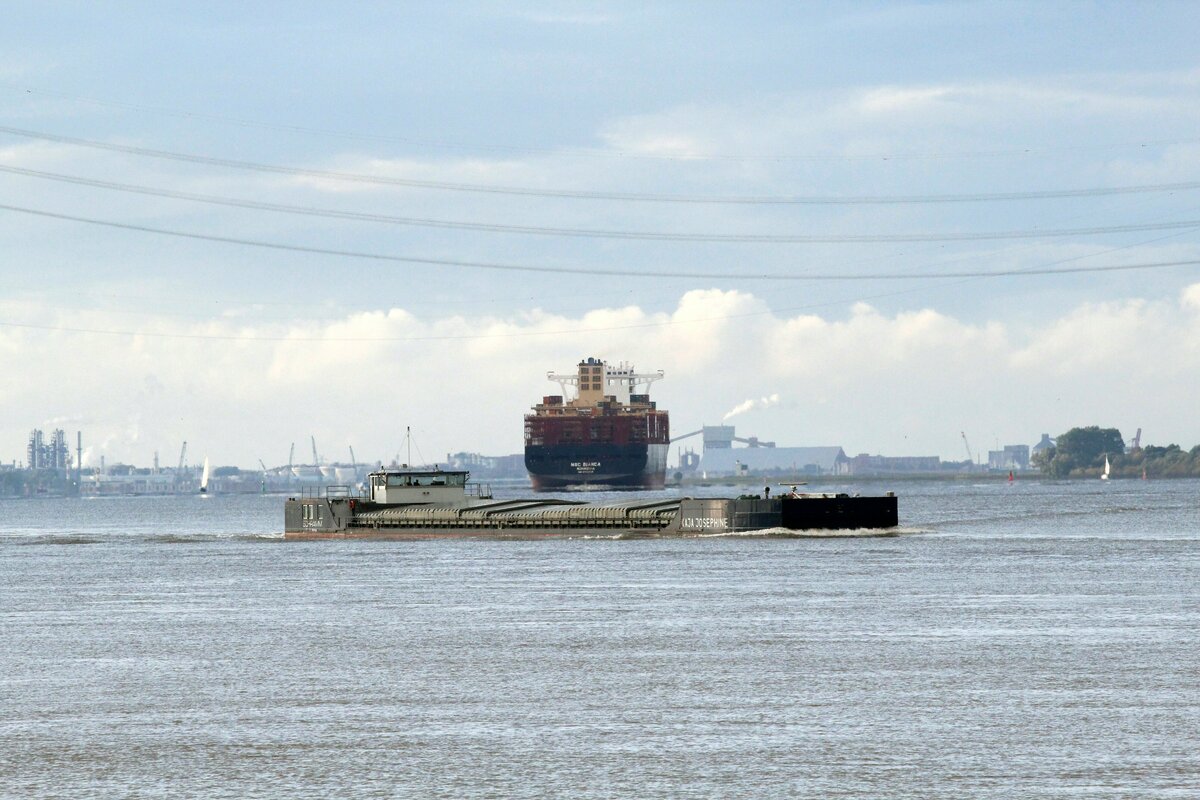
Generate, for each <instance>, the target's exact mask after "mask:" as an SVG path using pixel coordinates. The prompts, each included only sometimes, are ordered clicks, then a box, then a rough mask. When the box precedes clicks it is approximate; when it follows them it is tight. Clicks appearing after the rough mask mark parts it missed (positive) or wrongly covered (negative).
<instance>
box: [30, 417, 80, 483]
mask: <svg viewBox="0 0 1200 800" xmlns="http://www.w3.org/2000/svg"><path fill="white" fill-rule="evenodd" d="M25 463H26V465H27V466H28V468H29V469H52V470H55V471H56V472H66V471H67V470H68V469H70V468H71V451H70V449H69V448H68V447H67V435H66V434H65V433H64V432H63V431H62V430H61V429H55V430H54V431H53V432H52V433H51V434H50V440H49V441H46V439H45V435H44V434H43V433H42V431H41V430H40V429H36V428H35V429H34V430H33V431H31V432H30V433H29V443H28V444H27V445H26V447H25Z"/></svg>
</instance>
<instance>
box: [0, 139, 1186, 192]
mask: <svg viewBox="0 0 1200 800" xmlns="http://www.w3.org/2000/svg"><path fill="white" fill-rule="evenodd" d="M0 133H2V134H8V135H10V136H21V137H24V138H29V139H38V140H41V141H48V142H57V143H59V144H68V145H72V146H75V147H87V148H92V149H97V150H106V151H109V152H115V153H124V154H126V155H134V156H140V157H146V158H157V159H166V160H171V161H181V162H185V163H191V164H205V165H208V166H216V167H224V168H228V169H238V170H245V171H252V172H263V173H270V174H276V175H291V176H297V177H306V178H316V179H321V180H333V181H343V182H348V183H362V184H370V185H378V186H401V187H406V188H414V189H435V190H439V191H452V192H472V193H478V194H500V195H520V196H526V197H548V198H556V199H571V200H606V201H619V202H635V203H686V204H712V205H904V204H934V203H980V202H1002V201H1022V200H1051V199H1061V198H1078V197H1103V196H1110V195H1123V194H1148V193H1154V192H1176V191H1191V190H1194V189H1200V181H1181V182H1175V183H1152V184H1140V185H1131V186H1098V187H1091V188H1073V189H1049V190H1036V191H1026V192H974V193H966V194H914V195H844V196H839V195H723V196H722V195H681V194H661V193H642V192H605V191H593V190H583V189H579V190H576V189H555V188H538V187H529V186H502V185H492V184H484V183H461V182H451V181H430V180H420V179H417V178H400V177H394V176H387V175H365V174H362V173H355V172H339V171H335V170H320V169H307V168H303V167H288V166H282V165H278V164H265V163H260V162H255V161H241V160H237V159H230V158H219V157H216V156H206V155H198V154H193V153H182V152H177V151H172V150H157V149H153V148H149V147H138V146H135V145H122V144H115V143H112V142H100V141H96V140H92V139H80V138H77V137H74V136H61V135H57V134H50V133H41V132H38V131H31V130H26V129H23V128H13V127H8V126H0Z"/></svg>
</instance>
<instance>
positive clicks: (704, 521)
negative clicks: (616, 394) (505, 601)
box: [284, 469, 899, 540]
mask: <svg viewBox="0 0 1200 800" xmlns="http://www.w3.org/2000/svg"><path fill="white" fill-rule="evenodd" d="M467 475H468V473H467V472H465V471H442V470H418V469H401V470H386V471H382V472H373V473H371V475H370V477H369V479H368V482H369V485H368V492H367V495H366V496H365V497H358V496H353V495H351V493H350V492H349V491H348V490H346V489H345V487H342V491H338V490H337V489H338V487H329V490H327V491H326V492H324V493H323V494H321V495H320V496H304V497H291V498H288V499H287V501H286V502H285V504H284V538H286V539H400V540H404V539H569V538H580V537H589V536H591V537H597V536H600V537H620V538H641V537H644V538H652V537H687V536H702V535H712V534H719V533H753V532H756V531H775V532H777V533H786V532H787V531H796V532H797V534H799V532H801V531H829V530H864V529H870V530H871V531H873V532H875V533H878V534H886V533H888V532H889V529H891V528H894V527H896V525H897V524H899V520H898V509H897V501H896V497H895V496H894V495H893V494H892V493H891V492H888V493H887V494H886V495H885V496H883V497H850V496H848V495H845V494H796V493H788V494H784V495H783V496H781V497H773V498H769V499H763V498H758V497H739V498H737V499H722V498H690V497H689V498H682V499H675V500H642V501H635V502H629V503H620V504H616V505H592V504H589V503H584V502H581V501H573V500H559V499H551V498H544V499H517V500H496V499H495V498H493V497H492V496H491V495H490V493H489V492H487V491H486V490H479V489H478V488H477V487H474V486H470V487H469V486H468V484H467ZM468 489H475V491H474V492H473V493H472V492H470V491H468Z"/></svg>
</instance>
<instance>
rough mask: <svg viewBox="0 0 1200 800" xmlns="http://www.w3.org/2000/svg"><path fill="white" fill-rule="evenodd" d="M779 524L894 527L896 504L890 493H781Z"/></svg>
mask: <svg viewBox="0 0 1200 800" xmlns="http://www.w3.org/2000/svg"><path fill="white" fill-rule="evenodd" d="M780 503H781V504H782V508H781V509H780V513H781V516H782V522H783V527H785V528H788V529H790V530H830V529H850V530H853V529H856V528H894V527H896V526H897V525H899V524H900V513H899V506H898V504H897V502H896V498H895V497H894V496H892V497H851V496H849V495H838V496H836V497H800V498H792V497H783V498H781V500H780Z"/></svg>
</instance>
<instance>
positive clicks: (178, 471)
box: [175, 439, 187, 476]
mask: <svg viewBox="0 0 1200 800" xmlns="http://www.w3.org/2000/svg"><path fill="white" fill-rule="evenodd" d="M186 458H187V440H186V439H185V440H184V442H183V447H181V448H179V466H178V467H176V468H175V474H176V475H177V476H178V475H182V474H183V462H184V459H186Z"/></svg>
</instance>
